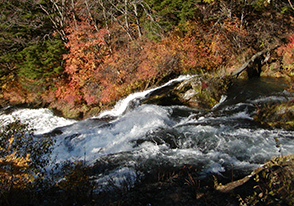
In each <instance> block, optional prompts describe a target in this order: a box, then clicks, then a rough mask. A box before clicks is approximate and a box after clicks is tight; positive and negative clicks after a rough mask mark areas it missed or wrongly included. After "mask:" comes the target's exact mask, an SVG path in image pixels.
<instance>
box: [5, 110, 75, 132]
mask: <svg viewBox="0 0 294 206" xmlns="http://www.w3.org/2000/svg"><path fill="white" fill-rule="evenodd" d="M16 119H18V120H20V121H21V122H22V123H25V124H28V125H29V127H30V128H31V129H35V131H34V133H35V134H43V133H47V132H50V131H52V130H53V129H55V128H56V127H62V126H66V125H70V124H73V123H75V122H76V121H74V120H69V119H65V118H62V117H57V116H55V115H54V114H53V112H52V111H51V110H49V109H19V110H16V111H13V112H12V113H11V114H1V115H0V120H1V121H2V122H1V123H2V124H7V123H9V122H13V121H15V120H16Z"/></svg>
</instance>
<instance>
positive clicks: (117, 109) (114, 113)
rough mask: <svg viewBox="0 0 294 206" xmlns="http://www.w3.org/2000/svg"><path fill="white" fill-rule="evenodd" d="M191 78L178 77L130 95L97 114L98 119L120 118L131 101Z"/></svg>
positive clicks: (186, 76) (187, 76) (188, 76)
mask: <svg viewBox="0 0 294 206" xmlns="http://www.w3.org/2000/svg"><path fill="white" fill-rule="evenodd" d="M192 77H193V76H191V75H183V76H179V77H178V78H176V79H172V80H170V81H169V82H167V83H165V84H164V85H162V86H160V87H156V88H153V89H149V90H145V91H142V92H136V93H132V94H130V95H129V96H127V97H126V98H125V99H122V100H120V101H118V102H117V103H116V105H115V106H114V108H113V109H111V110H106V111H103V112H102V113H101V114H99V116H98V118H103V117H107V116H111V117H118V116H121V115H122V114H123V113H124V112H125V111H126V109H127V108H128V106H129V103H130V102H131V101H133V100H136V99H143V98H145V97H146V96H147V95H148V94H150V93H151V92H153V91H156V90H158V89H161V88H163V87H166V86H168V85H170V84H172V83H174V82H181V81H184V80H187V79H190V78H192ZM94 118H97V117H94Z"/></svg>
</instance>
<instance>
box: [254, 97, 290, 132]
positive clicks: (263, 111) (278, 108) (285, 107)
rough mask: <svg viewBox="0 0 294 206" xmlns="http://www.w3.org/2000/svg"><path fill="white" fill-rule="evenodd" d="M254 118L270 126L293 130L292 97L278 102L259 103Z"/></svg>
mask: <svg viewBox="0 0 294 206" xmlns="http://www.w3.org/2000/svg"><path fill="white" fill-rule="evenodd" d="M255 120H256V121H258V122H260V123H262V124H263V125H266V126H269V127H272V128H283V129H287V130H294V99H292V100H290V101H288V102H284V103H279V104H263V105H260V106H259V108H258V110H257V114H256V116H255Z"/></svg>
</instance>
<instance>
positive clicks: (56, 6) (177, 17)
mask: <svg viewBox="0 0 294 206" xmlns="http://www.w3.org/2000/svg"><path fill="white" fill-rule="evenodd" d="M293 3H294V2H293ZM265 49H270V50H271V52H270V54H268V58H269V59H268V61H267V63H266V64H264V65H263V68H262V69H263V73H264V74H265V75H271V76H275V77H281V76H283V77H287V78H290V79H291V78H293V76H294V64H293V61H294V7H293V5H292V1H291V0H236V1H233V0H194V1H193V0H186V1H184V0H163V1H159V0H133V1H131V0H124V1H123V0H1V1H0V87H1V89H0V99H1V106H2V107H4V106H7V105H18V106H20V105H25V106H30V107H49V108H52V109H55V110H57V111H60V114H61V115H63V116H65V117H69V118H85V117H88V116H92V115H95V114H98V113H99V112H100V111H101V110H103V109H106V108H108V107H111V106H113V104H114V103H115V102H116V101H117V100H119V99H120V98H122V97H124V96H126V95H128V94H130V93H131V92H134V91H138V90H143V89H146V88H149V87H152V86H156V85H160V84H162V83H164V82H166V81H168V80H169V79H171V78H173V77H176V76H178V75H180V74H200V75H203V74H208V75H212V76H219V77H220V78H222V77H224V76H229V75H230V74H231V73H232V72H233V71H234V70H236V69H237V68H238V67H240V65H242V64H243V63H244V62H245V61H247V60H248V59H250V58H251V56H252V55H254V54H256V53H257V52H260V51H263V50H265ZM293 103H294V102H293V100H292V102H290V103H289V104H290V106H289V107H293ZM291 114H292V113H291ZM269 115H270V114H269ZM269 115H268V116H269ZM268 116H265V117H264V118H268ZM259 118H261V119H262V115H260V116H259ZM291 118H293V117H291ZM0 133H1V134H0V137H1V142H0V154H1V158H0V164H1V167H0V177H1V180H0V182H1V187H0V204H1V205H24V204H25V205H132V204H133V205H136V203H137V202H135V201H136V198H135V199H132V198H134V197H137V198H139V195H142V194H143V195H144V191H145V190H144V187H145V186H146V185H144V182H143V180H142V182H143V183H142V182H140V184H141V185H140V184H139V182H138V187H137V189H138V188H139V190H138V191H141V190H142V193H140V194H137V193H136V192H138V191H135V192H134V191H133V193H132V192H130V193H127V192H128V191H130V190H132V189H131V188H130V186H128V185H126V188H120V189H118V188H115V189H114V192H113V193H111V194H110V193H108V192H105V193H101V194H100V196H99V195H98V196H97V195H96V196H95V197H94V196H93V191H94V187H93V185H92V183H91V181H90V180H89V176H90V175H89V174H91V172H93V171H92V170H93V168H87V167H84V165H83V163H81V162H78V163H71V162H68V163H64V164H63V165H56V168H58V167H60V169H59V171H61V172H60V173H52V174H51V173H50V174H49V175H48V171H45V170H44V165H46V164H47V163H48V161H49V155H50V152H51V149H52V148H51V145H52V143H53V142H52V140H51V138H48V137H43V139H42V141H39V142H34V141H33V138H34V136H33V131H31V130H29V129H27V126H26V125H23V124H21V123H20V122H19V121H16V122H14V123H11V124H8V125H5V126H2V128H1V129H0ZM16 134H17V135H16ZM28 142H33V144H28ZM44 154H47V155H44ZM40 157H42V158H40ZM291 158H292V162H293V157H291ZM276 161H280V160H276ZM281 161H283V160H281ZM284 162H285V161H284ZM101 164H102V163H101ZM99 166H101V167H106V166H105V165H103V164H102V165H99ZM110 166H111V165H110ZM274 166H276V165H274ZM287 166H289V165H287ZM290 166H291V165H290ZM290 166H289V167H290ZM292 167H293V165H292ZM267 170H269V171H270V172H269V174H270V175H267V176H266V178H268V179H266V178H265V180H264V182H265V183H266V184H268V185H269V187H267V190H266V191H267V192H268V193H263V194H262V195H263V196H261V197H260V196H259V195H258V194H253V195H252V196H249V197H247V199H246V197H243V198H244V199H242V198H241V196H240V195H239V194H225V195H224V194H222V193H218V192H215V191H208V190H207V187H206V186H205V187H203V188H204V191H202V190H201V187H200V183H199V184H198V183H197V182H195V181H194V179H193V178H192V176H191V174H192V173H191V171H193V168H192V167H187V168H182V169H181V170H177V171H173V172H174V173H173V174H181V176H180V178H178V179H177V181H178V182H176V183H175V184H178V187H177V189H179V188H181V189H183V191H184V193H183V196H185V195H186V194H189V195H191V194H192V195H193V198H192V195H191V197H190V196H186V197H185V198H186V199H187V200H188V201H190V200H191V201H192V202H193V203H195V205H197V204H198V205H217V203H220V202H218V201H219V200H223V199H224V198H227V200H230V201H231V202H230V203H232V204H233V203H235V204H239V203H240V205H264V204H263V203H264V202H265V201H268V203H269V205H271V204H272V205H275V203H277V202H275V201H276V200H275V199H274V198H277V197H279V198H281V199H282V200H285V201H284V202H283V203H284V205H293V196H294V194H293V187H292V186H293V183H292V182H291V178H290V179H289V178H288V179H287V178H285V179H286V180H284V179H282V177H281V181H280V182H279V183H281V184H282V186H281V187H278V186H277V184H273V181H276V180H277V175H276V173H274V172H273V170H272V169H271V167H268V168H267ZM292 170H293V168H292ZM293 171H294V170H293ZM293 171H292V172H293ZM153 172H154V174H150V176H152V175H153V176H152V177H149V178H151V180H150V179H149V180H148V181H149V182H150V181H151V182H152V184H150V185H149V189H150V190H151V189H152V187H155V185H156V184H159V183H158V182H159V180H160V184H162V185H165V186H166V187H167V188H168V186H169V185H168V184H169V180H170V178H171V177H172V175H171V173H170V171H167V170H160V169H159V170H158V171H153ZM267 172H268V171H267ZM160 175H162V176H160ZM271 175H272V176H271ZM290 175H291V174H290ZM61 177H63V179H62V181H59V182H57V180H60V179H61ZM155 177H160V178H161V179H156V178H155ZM279 177H280V176H279ZM291 177H293V176H291ZM152 178H153V179H152ZM271 178H273V179H274V180H273V179H271ZM283 178H284V176H283ZM278 180H279V179H278ZM282 180H283V181H282ZM289 180H290V182H289ZM153 183H154V184H153ZM272 184H273V186H272ZM142 185H143V186H142ZM163 187H164V186H163ZM260 187H261V186H260ZM171 188H172V189H174V188H173V187H171ZM203 188H202V189H203ZM256 188H257V186H256ZM195 191H197V192H199V193H197V192H195ZM190 193H191V194H190ZM269 193H271V194H269ZM160 194H161V193H158V195H160ZM195 194H196V197H195ZM197 194H199V195H201V196H199V198H198V196H197ZM240 194H243V193H240ZM244 194H245V193H244ZM20 197H21V198H20ZM159 198H161V197H159ZM238 198H239V199H238ZM196 199H197V201H196ZM238 200H239V201H238ZM132 201H134V202H132ZM195 201H196V202H195ZM196 203H197V204H196ZM223 203H224V204H225V203H226V202H223ZM185 205H186V203H185Z"/></svg>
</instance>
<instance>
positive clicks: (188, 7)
mask: <svg viewBox="0 0 294 206" xmlns="http://www.w3.org/2000/svg"><path fill="white" fill-rule="evenodd" d="M147 2H148V3H149V4H150V5H151V7H152V9H154V10H155V11H156V13H158V15H159V16H161V17H160V22H159V23H160V24H161V25H162V26H163V27H164V28H165V29H170V28H171V27H172V26H176V25H178V24H179V23H184V22H186V21H188V20H191V19H193V18H194V17H195V15H196V7H195V5H196V4H197V3H200V2H201V1H200V0H199V1H193V0H164V1H158V0H148V1H147Z"/></svg>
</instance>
